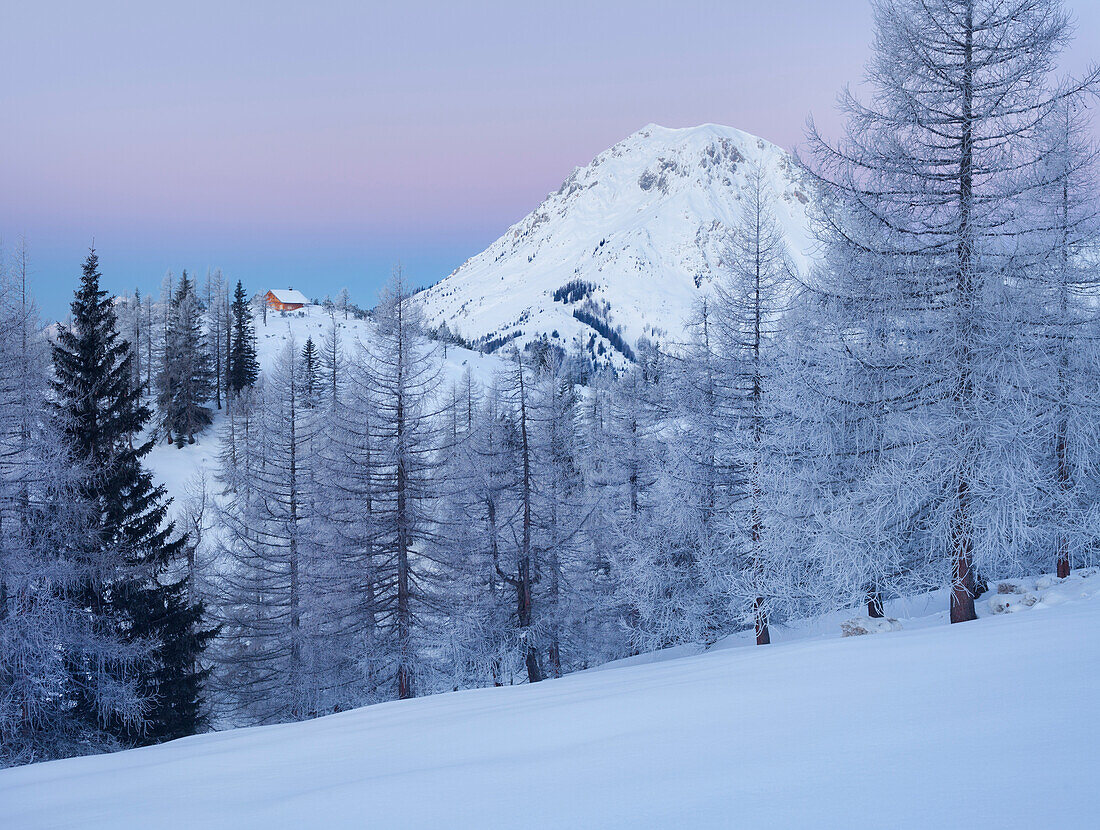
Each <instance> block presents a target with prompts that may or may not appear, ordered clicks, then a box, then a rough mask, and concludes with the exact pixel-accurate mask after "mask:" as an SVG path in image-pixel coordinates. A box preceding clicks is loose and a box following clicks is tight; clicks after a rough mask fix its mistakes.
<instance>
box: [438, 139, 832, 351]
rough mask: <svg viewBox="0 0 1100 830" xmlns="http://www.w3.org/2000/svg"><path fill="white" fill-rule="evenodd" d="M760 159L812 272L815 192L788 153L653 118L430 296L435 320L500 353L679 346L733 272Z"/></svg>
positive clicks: (798, 260) (798, 261)
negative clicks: (728, 257) (706, 295)
mask: <svg viewBox="0 0 1100 830" xmlns="http://www.w3.org/2000/svg"><path fill="white" fill-rule="evenodd" d="M751 162H756V163H759V164H760V165H761V166H762V167H763V168H764V170H765V171H766V173H767V175H768V178H769V181H770V183H771V186H772V189H773V190H774V192H775V197H776V201H775V212H776V216H777V219H778V221H779V223H780V225H781V226H782V228H783V229H784V232H785V233H786V236H787V242H788V245H789V247H790V251H791V256H792V259H793V260H794V263H795V265H796V266H798V267H800V268H805V267H806V266H807V265H808V263H809V259H810V250H811V245H812V243H811V239H810V234H809V229H808V220H807V215H806V207H807V203H808V201H809V190H808V189H807V188H806V187H805V186H804V185H803V183H802V181H801V178H800V175H799V172H798V169H797V167H796V165H795V163H794V161H793V159H792V158H791V157H790V156H789V155H788V154H787V153H785V152H784V151H783V150H781V149H780V148H778V147H776V146H775V145H774V144H771V143H769V142H767V141H765V140H763V139H761V138H757V137H756V136H753V135H750V134H748V133H745V132H741V131H740V130H736V129H733V128H731V127H722V126H718V125H715V124H704V125H703V126H699V127H689V128H684V129H669V128H666V127H659V126H657V125H655V124H650V125H649V126H647V127H643V128H642V129H641V130H639V131H638V132H636V133H634V134H633V135H631V136H629V137H628V138H626V139H624V140H623V141H621V142H619V143H618V144H616V145H615V146H613V147H611V148H610V149H608V150H605V151H604V152H602V153H600V154H599V155H598V156H596V158H594V159H593V160H592V162H591V163H590V164H588V165H587V166H586V167H583V168H577V169H575V170H574V171H573V173H572V175H571V176H569V178H568V179H566V180H565V182H564V183H563V184H562V186H561V187H560V188H559V189H558V190H557V192H555V193H552V194H550V195H549V196H548V197H547V198H546V199H545V200H544V201H543V202H542V204H541V205H539V206H538V208H536V209H535V211H534V212H532V213H530V214H529V215H528V216H526V217H525V218H524V219H523V220H521V221H520V222H518V223H517V224H515V225H513V226H512V227H511V228H509V229H508V231H507V232H506V233H505V234H504V235H503V236H502V237H500V239H498V240H497V241H496V242H494V243H493V244H492V245H490V246H489V247H488V248H487V249H486V250H484V251H483V252H482V253H480V254H478V255H477V256H475V257H473V258H471V259H469V260H467V261H466V262H465V263H463V264H462V265H461V266H460V267H459V268H458V269H456V270H455V271H454V273H452V274H451V275H450V276H448V277H447V278H446V279H444V280H442V281H441V282H439V283H437V284H436V285H434V286H432V287H431V288H429V289H427V290H426V291H425V292H423V293H422V294H421V299H422V301H423V305H424V308H425V310H426V314H427V321H428V322H429V324H430V325H432V326H443V325H444V324H445V325H446V328H447V330H449V331H450V332H452V333H454V334H459V335H461V336H462V337H464V338H465V339H466V340H467V341H470V342H472V343H474V344H476V345H478V346H480V347H482V348H487V349H488V350H493V349H495V348H498V347H500V346H502V345H504V344H505V343H508V342H513V341H514V343H515V345H519V346H522V345H525V344H526V343H529V342H531V341H532V340H535V339H539V338H543V337H545V338H547V339H548V340H549V341H550V342H552V343H556V344H557V345H559V346H561V347H562V348H564V349H566V350H569V349H571V348H574V347H575V346H576V344H577V343H578V342H579V343H580V345H582V346H583V347H584V348H586V349H588V350H589V351H591V353H592V354H593V356H594V357H596V358H597V360H599V361H600V362H609V363H612V364H617V365H621V363H622V362H623V361H624V360H626V359H627V358H628V356H629V355H630V353H631V347H632V346H633V344H635V343H636V341H637V340H638V338H639V337H641V336H646V337H649V338H650V339H653V340H657V341H659V342H667V341H669V340H677V339H679V338H681V337H682V336H683V324H684V320H685V318H686V317H687V316H688V314H689V313H690V311H691V307H692V304H693V303H694V302H695V300H696V298H697V297H699V296H700V294H701V292H703V291H706V290H707V288H708V286H709V284H710V282H711V281H712V280H713V278H714V277H715V276H716V275H717V274H718V273H719V272H720V269H721V247H722V246H721V237H722V235H723V230H724V229H725V228H728V227H731V226H732V225H734V224H735V223H736V222H737V219H738V216H739V212H740V207H739V203H740V200H741V196H740V189H741V187H742V186H743V184H744V181H745V179H744V176H745V166H746V164H747V163H751Z"/></svg>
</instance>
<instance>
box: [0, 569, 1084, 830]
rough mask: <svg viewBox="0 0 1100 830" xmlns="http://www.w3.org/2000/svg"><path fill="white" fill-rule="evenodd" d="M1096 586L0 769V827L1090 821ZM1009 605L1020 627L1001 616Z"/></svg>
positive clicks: (780, 634)
mask: <svg viewBox="0 0 1100 830" xmlns="http://www.w3.org/2000/svg"><path fill="white" fill-rule="evenodd" d="M1086 573H1087V572H1086ZM1006 588H1007V586H1006ZM1098 589H1100V576H1097V575H1096V574H1095V572H1091V573H1087V576H1083V575H1082V574H1076V575H1074V576H1072V577H1071V578H1070V579H1069V580H1066V581H1064V582H1060V581H1058V580H1055V579H1053V578H1051V577H1042V578H1040V579H1039V580H1028V581H1023V582H1018V583H1016V584H1015V586H1013V587H1012V588H1011V589H1009V590H1010V591H1011V593H1003V594H995V595H993V596H991V597H983V598H982V600H980V607H981V610H982V612H983V619H981V620H979V621H978V622H974V623H967V624H964V625H957V626H949V625H947V624H946V623H945V622H944V621H943V619H942V616H939V615H936V616H932V617H927V618H918V619H912V620H911V619H902V620H901V621H900V624H901V626H902V630H900V631H896V632H892V633H889V634H878V635H874V636H862V637H853V638H846V639H840V638H839V637H837V636H836V628H835V626H832V625H831V623H830V624H829V625H826V626H825V628H831V629H832V632H831V635H830V636H828V637H826V636H825V634H826V632H825V628H822V627H821V626H816V625H811V626H809V627H808V628H804V629H796V630H795V631H784V630H782V629H779V630H777V631H776V635H777V640H778V643H777V644H776V645H773V646H770V647H767V648H757V647H753V646H747V645H745V647H740V646H741V645H743V644H744V640H741V641H740V642H734V643H727V644H726V645H727V647H726V648H723V649H718V650H714V651H711V652H708V653H706V654H703V655H699V656H694V657H682V658H679V659H669V660H664V661H659V662H651V663H649V664H645V665H626V666H623V665H619V666H617V667H612V668H606V669H604V670H600V671H593V672H588V673H583V674H577V675H573V676H570V677H566V678H564V679H562V680H551V681H546V682H544V683H540V684H537V685H533V686H516V687H511V688H499V689H481V690H476V691H469V692H458V693H454V694H446V695H439V696H436V697H431V698H423V699H419V700H413V701H404V702H395V703H385V704H381V705H377V706H372V707H368V708H365V709H360V710H356V711H352V712H346V713H343V714H339V715H334V716H330V717H326V718H322V719H319V720H316V721H312V722H308V723H298V724H290V725H285V726H273V727H266V728H258V729H245V730H239V731H235V732H225V733H220V734H213V735H204V736H198V737H194V738H187V739H184V740H180V741H176V742H173V743H171V744H168V745H164V746H160V747H154V748H149V749H138V750H132V751H129V752H124V753H120V754H116V755H109V756H100V757H92V758H76V759H70V760H66V761H57V762H53V763H48V764H39V765H35V766H31V767H24V768H20V769H14V770H8V771H6V772H0V805H2V810H0V814H2V815H3V817H4V819H3V826H4V827H5V828H6V829H7V830H32V828H35V829H38V828H41V829H43V830H44V828H71V827H81V828H88V829H89V830H92V828H111V830H129V828H142V830H150V829H151V828H196V827H201V828H204V830H218V828H233V830H247V829H248V828H257V830H259V828H264V830H271V829H272V828H302V827H324V828H353V827H354V828H359V827H389V828H420V827H423V828H439V827H448V828H467V827H469V828H497V827H500V828H505V827H547V828H549V827H554V828H558V827H569V828H575V827H576V828H580V827H592V828H613V827H624V828H626V827H629V828H638V827H693V828H707V827H715V828H731V827H732V828H740V827H769V828H806V827H814V828H852V827H889V828H922V830H923V828H929V827H936V828H964V827H965V828H973V827H998V828H1017V827H1018V828H1023V827H1028V828H1032V827H1061V828H1085V827H1095V826H1097V821H1098V819H1100V790H1098V789H1097V788H1096V787H1095V786H1094V784H1095V781H1096V780H1097V776H1098V774H1100V710H1098V709H1097V707H1096V706H1095V700H1096V692H1095V689H1096V684H1097V680H1098V679H1100V596H1096V594H1097V591H1098ZM1010 597H1015V598H1016V599H1014V600H1012V602H1013V603H1014V605H1013V607H1015V608H1018V609H1020V611H1021V612H1020V613H1001V614H996V615H994V614H992V607H993V604H994V603H1001V604H1002V605H1003V604H1004V601H1005V598H1010ZM935 601H937V602H942V598H938V599H936V600H935ZM920 604H921V603H920V602H916V603H914V602H912V601H911V602H910V603H908V604H906V603H901V604H900V605H898V604H896V605H894V606H893V607H891V608H890V609H889V613H892V614H897V613H899V612H900V611H901V610H903V609H904V608H905V607H909V608H916V607H918V606H919V605H920ZM940 607H941V608H942V607H943V606H942V605H940Z"/></svg>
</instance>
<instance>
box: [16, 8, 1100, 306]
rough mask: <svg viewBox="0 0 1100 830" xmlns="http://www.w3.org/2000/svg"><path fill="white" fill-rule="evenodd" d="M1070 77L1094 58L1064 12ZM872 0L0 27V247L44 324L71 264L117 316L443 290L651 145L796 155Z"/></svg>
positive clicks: (94, 12) (80, 19)
mask: <svg viewBox="0 0 1100 830" xmlns="http://www.w3.org/2000/svg"><path fill="white" fill-rule="evenodd" d="M1067 8H1068V9H1069V10H1070V11H1071V12H1072V13H1073V14H1074V15H1075V16H1076V17H1077V20H1078V38H1077V41H1076V42H1075V44H1074V45H1073V47H1072V48H1071V50H1070V52H1069V53H1068V54H1067V56H1066V60H1065V68H1066V70H1067V71H1071V72H1074V71H1080V69H1082V68H1083V67H1084V65H1085V64H1086V63H1087V61H1088V60H1090V59H1093V58H1096V57H1100V48H1098V46H1100V4H1098V3H1091V2H1088V3H1086V2H1083V0H1070V2H1068V3H1067ZM870 38H871V13H870V7H869V4H868V3H867V2H866V0H830V1H829V2H820V0H773V2H769V3H764V2H759V0H751V2H749V1H748V0H725V2H714V1H713V0H711V1H710V2H700V0H680V2H652V0H633V2H627V1H626V0H616V2H600V1H599V0H588V2H579V0H560V2H557V3H555V4H537V5H535V4H525V3H516V2H514V0H513V2H508V3H504V2H480V3H464V4H456V3H443V2H427V1H426V0H410V1H409V2H404V3H401V4H373V3H362V2H350V0H347V1H346V2H344V1H340V2H337V1H336V0H328V1H327V2H326V1H322V2H316V3H313V4H302V3H298V2H289V0H269V2H264V3H259V2H240V1H239V0H221V2H212V0H194V2H191V3H188V4H169V3H162V2H148V1H147V2H132V0H128V1H127V2H118V1H117V0H102V2H98V3H94V4H92V3H86V2H72V1H71V0H70V2H55V1H54V0H37V2H33V3H31V2H21V3H16V2H7V3H3V4H0V242H2V243H3V245H4V246H5V247H7V248H9V249H10V248H11V247H12V246H13V245H15V244H17V242H18V239H19V238H20V236H25V237H26V239H27V245H28V248H29V251H30V255H31V269H32V274H31V276H32V280H33V284H34V286H35V293H36V295H37V297H38V300H39V304H40V306H41V307H42V309H43V312H44V314H45V315H46V316H50V317H61V316H63V315H64V313H65V309H66V306H67V303H68V298H69V296H70V294H71V290H72V288H73V286H74V285H75V282H76V279H77V275H78V274H79V266H80V261H81V259H82V258H83V256H84V254H85V252H86V249H87V247H88V245H89V244H90V242H91V240H92V239H93V238H94V239H95V244H96V247H97V249H98V251H99V254H100V259H101V262H102V267H103V272H104V275H105V283H106V285H107V287H108V288H109V289H111V290H114V291H124V290H132V289H133V288H134V287H135V286H136V287H140V288H141V289H142V290H143V291H147V290H154V291H155V290H156V289H157V288H158V286H159V284H160V281H161V278H162V277H163V275H164V273H165V272H166V271H167V270H168V269H172V270H173V271H175V272H177V273H178V272H179V270H180V269H181V268H187V269H188V270H189V271H193V272H198V273H199V274H200V275H201V274H202V273H204V272H205V270H206V269H207V268H208V267H214V266H217V267H220V268H222V270H223V272H224V273H225V274H226V276H227V277H228V278H230V279H233V280H236V279H242V280H243V281H244V282H245V284H246V285H247V286H248V287H249V289H250V290H259V289H261V288H267V287H271V286H285V285H293V286H294V287H296V288H298V289H300V290H302V291H304V292H305V293H306V294H309V295H311V296H323V295H324V294H326V293H332V294H335V292H337V291H339V289H340V287H342V286H345V285H346V286H348V287H349V289H350V290H351V292H352V295H353V297H354V298H355V299H356V300H357V301H359V302H362V303H370V302H371V301H372V300H373V297H374V296H375V294H376V292H377V289H378V288H379V287H380V285H381V284H382V283H383V282H384V281H385V279H386V278H387V277H388V275H389V273H390V270H391V267H392V265H393V264H394V263H395V262H401V263H402V264H403V266H404V268H405V270H406V272H407V273H408V275H409V277H410V280H411V282H413V284H417V285H419V284H428V283H431V282H434V281H436V280H438V279H440V278H442V277H444V276H446V275H447V274H448V273H449V272H450V271H451V270H453V269H454V268H455V267H456V266H457V265H459V264H460V263H461V262H462V261H463V260H465V259H466V258H467V257H469V256H472V255H473V254H476V253H477V252H479V251H480V250H482V249H483V248H484V247H485V246H486V245H488V244H489V243H490V242H492V241H493V240H494V239H495V238H497V237H498V236H499V235H500V234H501V233H503V232H504V230H505V229H506V228H507V227H508V226H509V225H511V224H512V223H513V222H515V221H517V220H519V219H520V218H522V217H523V216H524V215H525V214H526V213H528V212H529V211H530V210H532V209H533V208H534V207H535V206H536V205H537V204H538V203H539V201H541V199H542V198H543V197H544V196H545V195H546V193H548V192H550V191H552V190H554V189H556V188H557V187H558V185H559V184H560V183H561V181H562V180H563V179H565V178H566V177H567V176H568V175H569V172H570V171H571V170H572V168H573V167H574V166H578V165H583V164H586V163H587V162H588V161H589V160H590V159H591V158H592V157H593V156H595V155H596V154H597V153H599V152H600V151H601V150H603V149H605V148H606V147H608V146H610V145H611V144H613V143H615V142H616V141H618V140H620V139H622V138H624V137H625V136H626V135H628V134H630V133H631V132H633V131H635V130H637V129H639V128H640V127H642V126H643V125H645V124H647V123H649V122H655V123H659V124H664V125H666V126H673V127H678V126H689V125H694V124H699V123H705V122H716V123H721V124H728V125H730V126H734V127H738V128H740V129H743V130H746V131H748V132H752V133H755V134H757V135H760V136H763V137H764V138H767V139H769V140H771V141H774V142H776V143H777V144H779V145H781V146H783V147H787V148H790V147H793V146H795V145H796V144H797V143H798V142H799V141H800V140H801V137H802V132H803V128H804V124H805V120H806V117H807V116H808V115H809V114H810V113H811V112H812V113H813V115H814V117H815V118H816V119H817V120H818V121H819V123H822V124H823V125H824V126H825V128H826V130H835V129H836V128H837V126H838V123H839V122H838V120H837V116H836V114H835V112H834V109H833V104H834V101H835V98H836V95H837V93H838V92H839V91H840V90H841V88H842V87H843V86H844V85H845V84H848V83H852V84H856V83H858V81H859V79H860V77H861V75H862V66H863V63H864V62H865V61H866V59H867V57H868V55H869V43H870Z"/></svg>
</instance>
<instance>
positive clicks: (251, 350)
mask: <svg viewBox="0 0 1100 830" xmlns="http://www.w3.org/2000/svg"><path fill="white" fill-rule="evenodd" d="M259 374H260V367H259V364H258V363H257V362H256V332H255V331H254V330H253V328H252V309H251V308H249V307H248V300H247V299H246V298H245V293H244V286H243V285H241V282H240V280H237V288H236V290H235V291H234V292H233V337H232V341H231V346H230V349H229V388H230V390H231V391H232V392H233V394H234V395H239V394H240V393H241V390H243V389H247V388H248V387H250V386H251V385H252V384H254V383H255V382H256V378H257V377H258V376H259Z"/></svg>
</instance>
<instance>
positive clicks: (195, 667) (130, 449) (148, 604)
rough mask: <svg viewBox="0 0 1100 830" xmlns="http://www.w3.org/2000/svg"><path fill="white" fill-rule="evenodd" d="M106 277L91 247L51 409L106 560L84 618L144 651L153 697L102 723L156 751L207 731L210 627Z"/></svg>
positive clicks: (64, 334) (62, 345) (60, 345)
mask: <svg viewBox="0 0 1100 830" xmlns="http://www.w3.org/2000/svg"><path fill="white" fill-rule="evenodd" d="M99 280H100V274H99V260H98V258H97V257H96V255H95V250H94V249H93V250H92V251H91V252H90V253H89V254H88V258H87V259H86V260H85V261H84V273H83V276H82V277H81V283H80V288H79V289H78V290H77V291H76V296H75V299H74V300H73V303H72V306H71V308H72V325H71V327H70V328H68V329H62V330H61V332H60V334H59V336H58V341H57V344H56V345H55V346H54V348H53V363H54V370H55V374H56V379H55V381H54V393H55V399H56V401H55V403H56V406H57V408H58V410H59V415H60V417H61V420H62V422H63V429H64V435H65V439H66V441H67V443H68V444H69V450H70V452H71V453H72V456H73V459H74V461H76V462H77V463H80V464H81V465H82V467H83V468H85V469H86V470H87V471H88V472H87V475H86V476H85V477H84V479H83V480H82V481H81V483H80V498H81V500H82V501H83V502H84V504H85V506H86V508H87V512H88V514H89V522H90V526H91V530H90V532H89V533H88V535H87V542H86V543H87V545H88V551H87V553H86V555H87V556H88V557H89V558H90V559H95V560H96V561H98V562H100V563H102V564H101V566H100V568H99V572H100V573H99V576H98V577H97V578H96V579H95V580H94V581H93V582H91V583H89V585H88V586H87V590H86V595H87V596H86V605H87V609H88V612H89V613H90V614H92V615H94V616H95V617H98V618H99V620H98V621H99V623H100V624H101V625H102V626H104V628H106V629H107V630H110V631H112V632H113V633H115V634H116V635H117V636H118V637H119V638H120V639H122V640H124V641H127V642H131V643H139V642H140V643H144V644H145V646H146V648H147V649H148V652H147V659H146V660H144V661H143V662H142V665H141V668H140V671H139V673H138V676H137V685H138V687H139V689H138V691H139V693H140V694H141V695H142V697H144V698H145V699H146V700H147V707H146V710H145V717H144V718H143V720H142V723H141V724H140V725H137V726H135V725H133V724H127V723H123V722H121V721H118V722H107V723H105V724H101V725H102V726H103V727H104V728H105V729H106V730H107V731H108V732H110V733H111V734H113V735H114V736H115V737H116V738H118V739H119V740H120V741H121V742H122V743H124V744H150V743H157V742H160V741H164V740H170V739H172V738H178V737H182V736H184V735H189V734H192V733H194V732H197V731H199V730H200V729H201V728H202V727H203V725H204V714H203V711H204V710H203V706H202V699H201V687H202V681H203V679H204V678H205V676H206V671H205V670H204V669H202V668H200V667H199V657H200V655H201V654H202V651H203V649H204V648H205V647H206V644H207V642H208V641H209V640H210V638H211V637H212V636H213V635H214V633H215V632H214V631H211V630H207V629H204V628H203V627H202V617H203V605H202V603H201V602H196V601H194V600H192V599H191V597H190V591H189V587H190V586H189V584H188V580H187V577H186V576H184V577H182V578H180V577H177V576H175V574H176V573H177V571H178V570H179V567H178V566H179V564H180V562H181V559H182V558H183V556H184V545H185V542H186V536H183V537H181V538H179V539H175V540H173V539H172V538H171V536H172V532H173V525H172V523H171V522H166V521H165V516H166V513H167V509H168V500H167V499H166V498H165V493H164V488H163V487H157V486H155V485H154V484H153V480H152V476H151V475H150V474H149V472H148V471H147V470H146V469H144V467H143V466H142V463H141V460H142V458H143V457H144V456H145V455H146V454H147V453H148V452H149V450H150V449H152V446H153V442H152V440H149V441H146V442H142V441H141V439H140V434H141V432H142V430H143V429H144V427H145V426H146V424H147V423H148V421H149V419H150V417H151V413H150V411H149V409H148V408H147V407H145V406H144V405H143V404H142V403H141V393H140V388H139V387H138V385H137V384H136V383H135V382H134V374H133V360H134V357H133V352H132V351H131V349H130V344H129V342H128V341H126V340H123V339H121V338H120V337H119V334H118V329H117V324H116V319H115V312H114V306H113V303H112V300H111V298H110V297H108V295H107V292H105V291H102V290H101V289H100V287H99ZM78 670H79V667H78ZM85 717H88V718H94V717H96V714H95V712H94V710H89V711H88V712H87V713H86V714H85Z"/></svg>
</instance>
